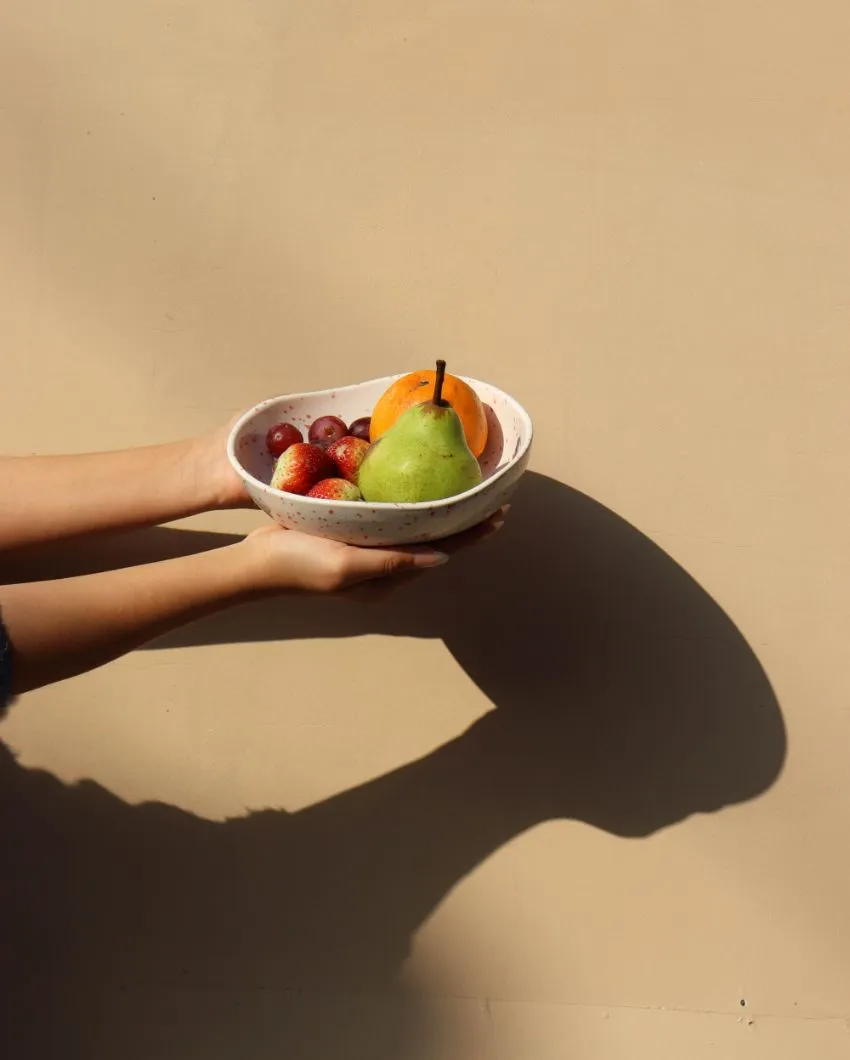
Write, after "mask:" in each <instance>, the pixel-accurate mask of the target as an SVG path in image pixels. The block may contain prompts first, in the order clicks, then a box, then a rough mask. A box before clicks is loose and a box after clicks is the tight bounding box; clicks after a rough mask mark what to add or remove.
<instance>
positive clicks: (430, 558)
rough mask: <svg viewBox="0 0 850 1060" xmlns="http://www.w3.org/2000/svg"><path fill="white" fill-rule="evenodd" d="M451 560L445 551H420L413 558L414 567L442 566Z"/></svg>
mask: <svg viewBox="0 0 850 1060" xmlns="http://www.w3.org/2000/svg"><path fill="white" fill-rule="evenodd" d="M448 562H449V557H448V556H447V555H446V553H445V552H419V553H417V554H416V556H414V558H413V566H414V567H442V565H443V564H444V563H448Z"/></svg>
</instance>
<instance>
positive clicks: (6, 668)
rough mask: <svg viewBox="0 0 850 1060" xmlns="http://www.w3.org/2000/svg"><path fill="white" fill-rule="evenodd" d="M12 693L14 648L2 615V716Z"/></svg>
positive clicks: (0, 695)
mask: <svg viewBox="0 0 850 1060" xmlns="http://www.w3.org/2000/svg"><path fill="white" fill-rule="evenodd" d="M11 695H12V649H11V647H10V646H9V638H8V636H7V635H6V627H5V626H4V625H3V617H2V615H0V717H2V715H3V711H4V710H5V709H6V705H7V703H8V702H9V699H10V697H11Z"/></svg>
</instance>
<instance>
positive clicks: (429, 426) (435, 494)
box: [358, 361, 486, 504]
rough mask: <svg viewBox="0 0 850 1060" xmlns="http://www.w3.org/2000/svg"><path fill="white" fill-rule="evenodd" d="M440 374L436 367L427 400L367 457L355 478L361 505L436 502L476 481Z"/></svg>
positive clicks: (476, 469)
mask: <svg viewBox="0 0 850 1060" xmlns="http://www.w3.org/2000/svg"><path fill="white" fill-rule="evenodd" d="M445 371H446V362H445V361H438V362H437V372H436V375H435V378H434V387H433V394H432V396H431V397H430V398H429V399H428V400H427V401H420V402H417V403H416V404H413V405H411V406H410V407H409V408H407V409H405V410H404V411H403V412H402V413H401V414H400V415H399V416H398V417H397V418H396V419H395V421H394V422H393V424H392V426H391V427H389V428H388V429H387V431H386V433H383V434H381V435H380V437H379V438H378V440H377V441H376V442H375V444H374V445H373V446H372V447H371V448H370V449H369V452H368V453H366V455H365V457H364V459H363V463H362V464H361V465H360V474H359V478H358V483H359V486H360V492H361V493H362V494H363V499H364V500H366V501H382V502H387V501H389V502H391V503H395V504H416V503H418V502H420V501H439V500H443V499H445V498H447V497H454V496H456V495H457V494H459V493H465V492H466V490H469V489H472V488H473V487H474V486H477V485H478V484H479V482H480V481H481V477H482V476H481V466H480V465H479V463H478V461H477V460H476V458H475V456H473V453H472V450H471V449H470V448H469V445H468V444H467V440H466V435H465V432H464V425H463V423H461V419H460V416H458V414H457V413H456V412H455V410H454V409H453V408H452V406H451V405H450V404H449V402H448V401H446V399H445V398H444V397H443V383H444V382H445ZM464 385H466V384H464ZM391 389H392V388H391ZM470 389H471V388H470ZM382 400H383V399H382ZM476 400H478V398H477V395H476ZM379 404H380V402H379ZM479 404H480V401H479ZM482 409H483V406H482ZM482 414H483V413H482ZM372 422H373V424H374V422H375V420H374V416H373V418H372ZM485 426H486V425H485ZM482 448H483V447H482Z"/></svg>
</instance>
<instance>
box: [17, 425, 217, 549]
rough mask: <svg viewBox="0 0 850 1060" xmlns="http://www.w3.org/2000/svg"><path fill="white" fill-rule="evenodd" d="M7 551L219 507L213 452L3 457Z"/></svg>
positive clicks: (169, 449)
mask: <svg viewBox="0 0 850 1060" xmlns="http://www.w3.org/2000/svg"><path fill="white" fill-rule="evenodd" d="M0 488H2V495H3V501H2V505H0V550H3V549H13V548H19V547H22V546H25V545H33V544H41V543H44V542H47V541H54V540H58V539H60V538H69V537H76V536H78V535H80V534H86V533H91V532H93V531H100V530H107V531H108V530H117V529H121V528H125V527H127V528H129V527H136V526H148V525H156V524H158V523H163V522H169V521H171V520H172V519H180V518H183V517H185V516H188V515H194V514H196V513H198V512H202V511H206V510H208V509H210V508H215V507H217V506H219V504H220V500H221V498H220V497H219V496H218V495H217V483H216V477H215V474H214V473H213V468H212V465H211V461H210V456H209V452H208V448H207V447H205V446H204V445H203V444H202V443H201V441H185V442H173V443H170V444H167V445H156V446H147V447H145V448H141V449H128V450H122V451H117V452H111V453H91V454H86V455H81V456H50V457H42V456H33V457H0Z"/></svg>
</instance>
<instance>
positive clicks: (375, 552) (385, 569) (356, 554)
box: [343, 548, 449, 588]
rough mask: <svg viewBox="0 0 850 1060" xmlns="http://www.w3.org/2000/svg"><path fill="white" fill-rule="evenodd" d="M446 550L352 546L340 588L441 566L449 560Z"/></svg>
mask: <svg viewBox="0 0 850 1060" xmlns="http://www.w3.org/2000/svg"><path fill="white" fill-rule="evenodd" d="M448 559H449V557H448V556H447V555H446V553H445V552H437V551H436V550H434V549H431V548H417V549H413V548H410V549H385V548H358V549H352V551H351V553H350V554H349V555H348V556H347V557H346V569H345V572H344V575H343V588H347V587H348V586H350V585H358V584H360V582H364V581H370V580H371V579H373V578H390V577H393V576H398V575H401V574H411V573H414V572H418V571H425V570H429V569H431V568H432V567H441V566H442V565H443V564H444V563H447V562H448Z"/></svg>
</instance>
